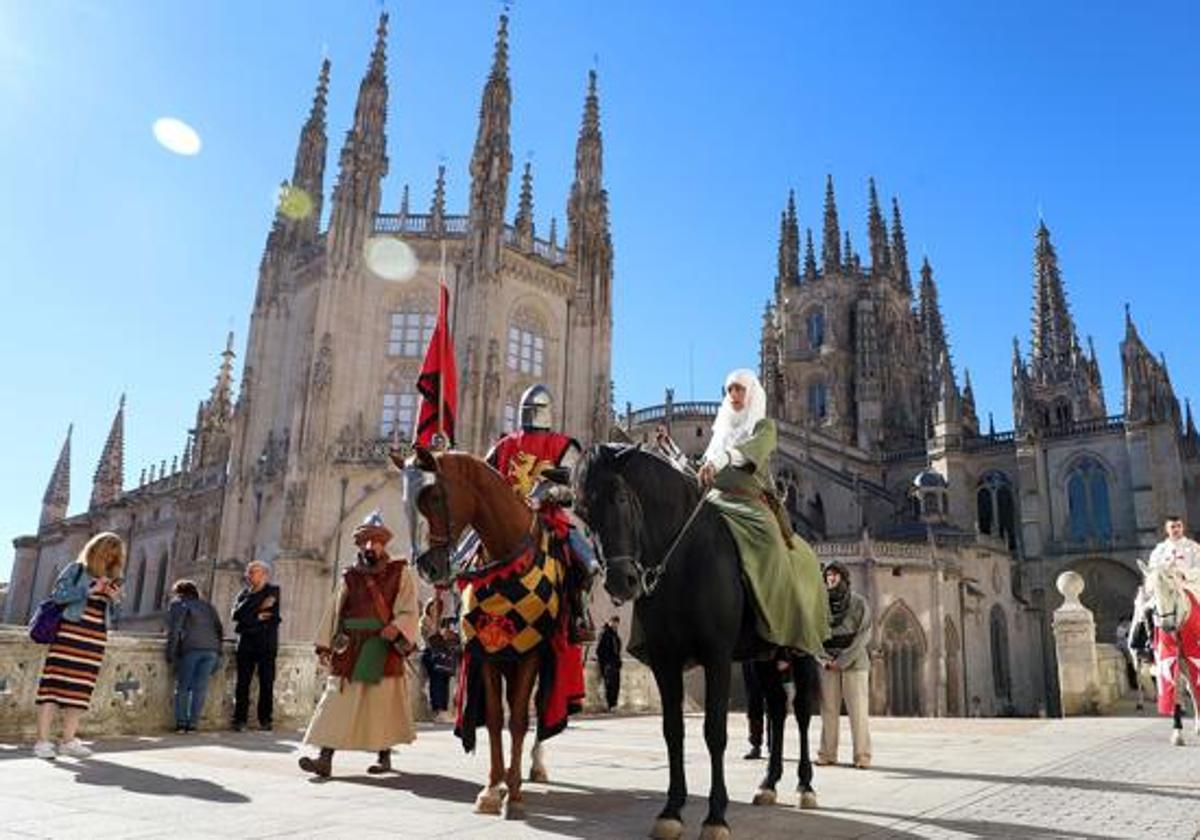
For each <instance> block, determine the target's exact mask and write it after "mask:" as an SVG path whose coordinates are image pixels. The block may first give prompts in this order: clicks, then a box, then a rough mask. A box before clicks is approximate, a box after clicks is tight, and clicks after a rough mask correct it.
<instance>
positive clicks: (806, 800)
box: [796, 790, 817, 811]
mask: <svg viewBox="0 0 1200 840" xmlns="http://www.w3.org/2000/svg"><path fill="white" fill-rule="evenodd" d="M796 807H798V808H799V809H800V810H802V811H815V810H816V808H817V794H816V791H811V790H802V791H800V801H799V802H797V803H796Z"/></svg>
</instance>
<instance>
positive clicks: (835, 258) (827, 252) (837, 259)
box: [821, 175, 842, 274]
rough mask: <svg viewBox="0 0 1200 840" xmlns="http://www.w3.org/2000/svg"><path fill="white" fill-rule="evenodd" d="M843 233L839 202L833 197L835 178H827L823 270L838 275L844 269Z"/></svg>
mask: <svg viewBox="0 0 1200 840" xmlns="http://www.w3.org/2000/svg"><path fill="white" fill-rule="evenodd" d="M841 238H842V237H841V232H840V231H839V230H838V212H837V201H836V200H835V199H834V197H833V176H832V175H826V176H825V229H824V232H823V233H822V237H821V268H822V270H823V271H824V272H825V274H836V273H838V272H839V271H840V270H841V267H842V244H841Z"/></svg>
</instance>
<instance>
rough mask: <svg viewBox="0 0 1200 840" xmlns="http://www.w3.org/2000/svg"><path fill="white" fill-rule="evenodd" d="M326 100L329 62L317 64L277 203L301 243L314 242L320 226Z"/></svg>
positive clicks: (323, 188)
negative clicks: (288, 173)
mask: <svg viewBox="0 0 1200 840" xmlns="http://www.w3.org/2000/svg"><path fill="white" fill-rule="evenodd" d="M328 97H329V59H328V58H326V59H325V60H324V61H322V62H321V73H320V75H319V76H318V77H317V90H316V93H315V94H313V102H312V108H311V109H310V110H309V113H308V120H307V121H306V122H305V123H304V128H302V129H301V130H300V142H299V143H298V144H297V146H296V163H295V166H294V167H293V169H292V181H291V183H290V184H289V185H288V188H287V191H286V193H285V195H284V196H283V198H282V200H281V201H280V212H282V213H283V215H284V216H286V217H287V218H288V219H289V220H290V221H291V222H293V223H294V225H295V231H296V233H295V235H296V237H297V238H298V239H299V240H301V241H303V242H313V241H316V238H317V234H318V231H319V229H320V225H321V204H322V201H323V198H324V192H325V149H326V146H327V145H328V140H327V139H326V137H325V106H326V103H327V101H328Z"/></svg>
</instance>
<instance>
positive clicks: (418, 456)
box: [413, 443, 439, 473]
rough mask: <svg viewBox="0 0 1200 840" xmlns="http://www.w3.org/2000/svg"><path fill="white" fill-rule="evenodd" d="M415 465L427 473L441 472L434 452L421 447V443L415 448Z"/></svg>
mask: <svg viewBox="0 0 1200 840" xmlns="http://www.w3.org/2000/svg"><path fill="white" fill-rule="evenodd" d="M413 464H415V465H416V466H417V467H418V468H419V469H422V470H424V471H425V472H431V473H436V472H438V471H439V470H438V462H437V458H436V457H435V456H434V454H433V450H431V449H428V448H426V447H424V446H421V444H419V443H418V444H416V445H414V446H413Z"/></svg>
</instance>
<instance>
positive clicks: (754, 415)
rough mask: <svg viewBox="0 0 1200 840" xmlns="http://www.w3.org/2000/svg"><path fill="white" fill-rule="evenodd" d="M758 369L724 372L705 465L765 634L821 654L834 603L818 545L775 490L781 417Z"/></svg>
mask: <svg viewBox="0 0 1200 840" xmlns="http://www.w3.org/2000/svg"><path fill="white" fill-rule="evenodd" d="M766 409H767V398H766V393H765V392H764V391H763V387H762V385H761V384H760V383H759V381H758V377H757V376H755V375H754V372H753V371H750V370H746V369H741V370H735V371H733V372H732V373H730V374H729V376H727V377H726V378H725V398H724V400H723V401H722V403H721V408H720V409H719V410H718V412H717V419H716V421H715V422H714V423H713V427H712V439H711V440H710V442H709V444H708V448H707V449H706V450H705V452H704V459H703V464H702V465H701V467H700V471H699V480H700V483H701V485H702V486H704V487H707V488H709V493H708V497H707V498H708V501H709V502H710V503H711V504H713V505H714V506H715V507H717V509H718V510H720V512H721V514H722V515H723V516H724V518H725V522H726V523H727V524H728V525H729V530H730V531H731V532H732V533H733V537H734V541H735V542H736V543H737V546H738V552H739V553H740V555H741V561H742V575H743V577H744V578H745V579H746V582H747V584H748V586H749V588H750V591H751V593H752V594H753V596H754V597H753V601H754V605H755V609H756V612H757V618H758V622H757V624H758V632H759V634H760V635H761V636H762V637H763V638H764V639H766V640H767V641H769V642H771V643H773V644H776V645H779V646H781V647H786V648H792V649H794V650H798V651H802V652H804V653H808V654H812V655H818V654H821V653H822V652H823V649H824V647H823V642H824V641H825V639H826V638H827V637H828V636H829V602H828V599H827V598H826V596H825V587H824V585H823V581H822V579H821V566H820V563H818V562H817V557H816V554H815V553H814V552H813V550H812V547H811V546H809V545H808V543H806V542H805V541H804V540H802V539H800V538H799V537H798V536H796V535H794V534H793V533H791V527H790V526H789V525H788V523H787V520H786V515H785V514H783V512H782V509H781V507H780V505H779V501H778V499H777V498H776V496H775V488H774V483H773V481H772V479H771V471H770V459H771V454H772V453H773V452H774V451H775V445H776V430H775V421H774V420H771V419H770V418H768V417H767V416H766Z"/></svg>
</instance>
